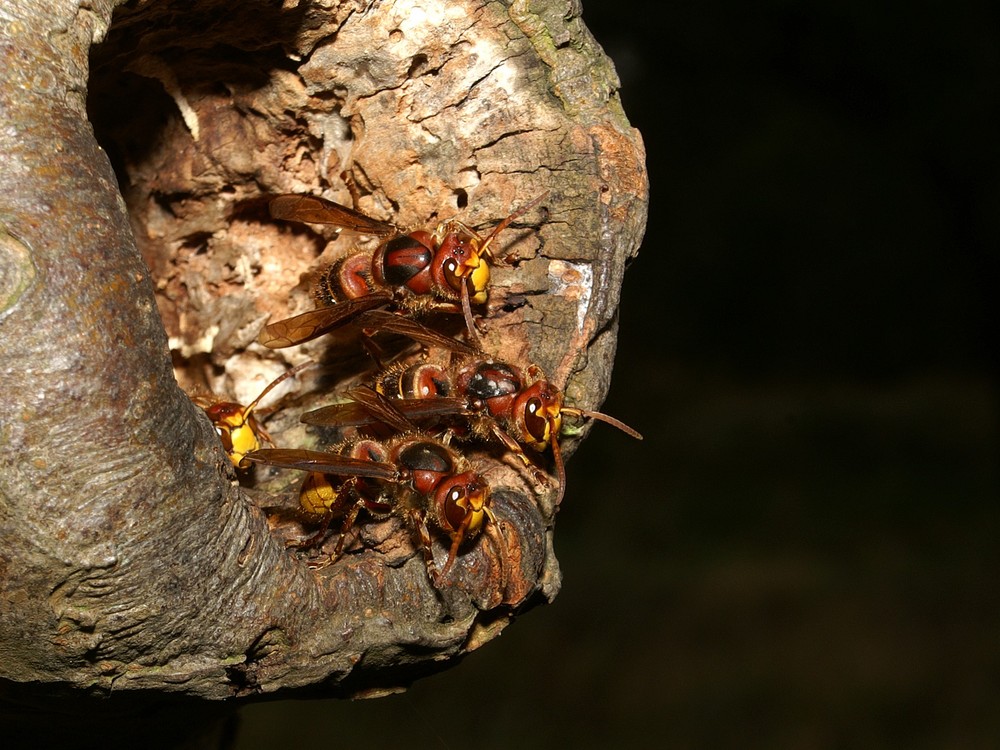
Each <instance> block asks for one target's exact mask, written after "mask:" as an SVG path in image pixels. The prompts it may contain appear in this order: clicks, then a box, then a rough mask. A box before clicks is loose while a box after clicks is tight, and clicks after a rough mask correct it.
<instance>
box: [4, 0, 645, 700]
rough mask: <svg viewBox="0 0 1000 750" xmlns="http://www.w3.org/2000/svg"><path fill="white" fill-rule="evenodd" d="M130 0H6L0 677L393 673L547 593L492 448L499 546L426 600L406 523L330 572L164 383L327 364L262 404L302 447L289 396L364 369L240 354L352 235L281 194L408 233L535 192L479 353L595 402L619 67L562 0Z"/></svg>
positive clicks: (640, 215)
mask: <svg viewBox="0 0 1000 750" xmlns="http://www.w3.org/2000/svg"><path fill="white" fill-rule="evenodd" d="M114 5H115V3H113V2H111V1H110V0H108V1H105V2H101V1H100V0H94V1H93V2H91V3H88V4H80V5H78V4H77V3H74V2H57V3H35V2H31V1H30V0H15V2H14V3H13V4H10V3H7V4H5V5H4V8H3V9H0V20H2V22H3V25H2V26H0V52H2V58H0V112H2V124H0V154H2V155H3V159H2V162H0V368H2V373H3V379H4V386H3V399H2V400H0V600H2V605H0V677H2V678H3V679H4V680H5V681H7V682H6V683H5V685H6V686H8V687H6V688H5V689H6V690H7V691H13V692H15V693H16V689H15V688H13V687H10V686H14V685H16V684H18V683H35V685H36V690H37V687H38V686H39V685H41V686H43V687H42V693H44V692H45V688H44V686H46V685H48V686H52V687H53V689H54V688H56V687H58V688H60V689H72V690H82V691H86V692H88V693H94V694H108V693H111V692H112V691H115V692H118V691H138V690H148V691H154V692H156V693H177V694H183V695H186V696H197V697H201V698H227V697H232V696H253V695H258V694H264V693H274V692H276V691H279V690H290V689H292V688H304V687H312V688H316V689H320V690H322V691H324V692H325V694H357V693H365V694H372V693H377V692H379V691H383V690H391V689H393V688H395V687H397V686H399V685H404V684H406V683H407V682H409V681H411V680H412V679H413V678H415V677H416V676H418V675H420V674H422V673H425V672H428V671H431V670H434V669H438V668H440V666H441V664H442V663H444V662H445V661H446V660H447V659H449V658H451V657H455V656H458V655H461V654H462V653H465V652H466V651H468V650H470V649H472V648H476V647H478V646H479V645H481V644H482V643H484V642H485V641H487V640H489V639H490V638H491V637H493V636H494V635H496V634H497V633H499V631H500V630H501V629H502V628H503V627H504V626H505V625H506V624H507V623H508V622H509V621H510V619H511V618H512V617H513V616H514V614H516V613H518V612H520V611H523V610H524V609H525V608H527V607H529V606H530V605H532V604H534V603H536V602H539V601H544V600H546V599H551V598H552V597H553V596H554V595H555V593H556V591H557V590H558V587H559V572H558V567H557V564H556V561H555V558H554V556H553V554H552V544H551V536H552V520H553V519H552V515H553V509H552V507H551V501H550V500H551V492H549V493H546V492H537V491H536V489H537V488H536V487H535V486H534V485H533V483H532V481H531V477H530V475H527V473H526V472H525V471H524V470H523V468H519V467H518V466H517V465H516V462H508V461H504V460H502V457H497V456H495V455H486V454H483V455H481V456H476V457H475V461H477V462H478V463H477V465H478V466H480V467H481V468H482V470H483V471H485V473H486V474H487V475H488V476H489V477H490V478H491V481H492V482H494V484H495V485H497V486H500V487H502V489H500V490H499V491H498V492H497V493H496V499H495V502H494V509H495V511H496V514H497V516H498V518H499V520H500V524H499V528H500V531H501V532H502V536H503V542H504V543H503V545H502V546H503V547H504V550H503V551H502V553H501V551H499V550H498V549H497V545H496V544H495V543H492V542H491V541H490V540H489V539H487V538H483V539H481V540H479V542H477V543H476V544H475V545H473V546H472V548H471V549H469V550H468V551H467V552H464V553H463V554H462V555H461V556H460V559H459V563H458V564H457V565H456V567H455V571H454V574H453V575H452V576H450V577H449V580H448V581H447V582H446V584H445V585H443V586H441V587H440V589H436V588H435V587H434V586H432V585H431V583H430V581H429V580H428V576H427V573H426V570H425V568H424V563H423V560H422V559H421V556H420V555H419V554H414V549H413V545H412V544H410V543H409V542H408V541H407V540H408V538H409V536H410V535H408V534H407V533H406V530H405V529H401V528H399V527H398V524H397V526H395V527H394V526H392V524H391V523H390V524H389V525H388V527H387V528H385V529H384V538H383V540H382V542H383V543H381V544H375V543H374V542H373V547H372V548H370V549H366V551H365V552H364V553H362V554H352V555H349V556H348V559H345V560H342V561H341V562H339V563H338V564H337V565H334V566H330V567H328V568H325V569H323V570H320V571H313V570H311V569H309V568H308V567H307V566H306V565H305V563H304V562H303V560H302V559H300V558H299V557H297V556H296V555H293V554H290V553H289V552H288V551H287V550H286V549H285V547H284V544H283V542H282V537H281V534H277V533H273V532H272V530H271V529H270V528H269V526H268V521H267V515H266V514H265V513H264V512H263V511H262V510H261V506H265V505H268V504H270V503H271V502H274V499H273V498H274V496H273V495H271V494H267V493H270V492H275V491H276V487H277V485H276V484H268V483H266V482H264V483H262V488H263V489H261V490H259V491H257V492H256V493H252V492H251V493H250V494H248V492H247V491H246V490H244V489H243V488H241V487H240V486H239V485H238V484H237V483H236V482H235V479H234V474H233V470H232V468H231V465H230V463H229V461H228V460H227V459H226V457H225V456H224V454H223V453H222V452H221V449H220V447H219V444H218V441H217V439H216V436H215V434H214V432H213V430H212V427H211V425H210V424H209V423H208V422H207V420H206V419H205V418H204V415H203V414H202V413H201V412H200V411H199V410H198V409H196V408H195V407H194V406H193V405H192V404H191V402H190V400H189V399H188V397H187V396H186V395H185V393H184V391H182V390H181V388H180V387H179V386H178V384H177V380H180V381H181V382H182V383H183V384H185V385H188V386H191V387H194V386H196V385H201V386H208V387H211V388H213V389H215V390H216V391H217V392H219V393H225V394H227V395H228V396H229V397H231V398H236V399H237V400H240V401H242V402H243V403H247V402H249V401H250V400H251V399H252V398H253V396H254V395H256V393H257V392H258V391H259V390H260V388H261V387H262V386H263V384H264V383H266V382H267V381H268V380H270V379H271V378H272V377H273V376H274V375H275V374H277V373H279V372H281V371H283V370H284V369H286V368H287V367H288V366H289V365H291V364H297V363H299V362H301V361H304V360H305V359H306V358H308V357H313V358H316V359H318V360H321V361H323V362H324V363H325V367H323V368H319V369H320V370H321V374H320V375H317V376H315V377H314V378H313V379H312V380H310V381H308V382H307V384H306V385H305V386H304V387H303V388H302V389H301V390H302V391H303V392H306V393H307V394H309V395H306V396H304V397H303V398H301V399H299V400H295V401H294V404H293V405H292V406H289V407H288V408H287V409H283V410H282V411H281V412H279V413H278V414H277V415H276V416H275V417H274V418H273V420H272V422H271V423H270V424H269V430H270V431H271V432H272V434H273V435H275V437H276V440H278V441H279V442H280V443H281V444H290V443H291V444H296V443H299V444H302V445H305V444H307V443H308V441H310V440H315V437H314V436H311V435H310V434H307V433H306V431H305V430H304V428H303V427H302V426H301V425H298V424H297V416H298V414H299V413H300V412H301V410H302V409H303V408H306V407H307V406H308V405H310V403H322V401H321V400H320V401H310V399H317V398H319V399H321V398H322V396H323V395H324V393H322V392H318V391H322V390H323V389H325V391H326V393H328V392H329V391H330V390H331V389H332V388H334V387H336V385H337V384H338V383H339V382H342V381H343V380H344V379H345V378H348V377H350V376H351V375H352V374H354V375H357V374H358V373H357V370H356V369H355V370H352V368H354V367H355V365H354V364H353V363H347V364H342V365H341V369H340V370H337V369H336V363H335V362H333V361H332V356H331V355H330V353H329V347H330V345H329V343H326V342H324V340H323V339H319V340H317V341H315V342H313V343H310V344H308V345H304V346H302V347H298V348H293V349H289V350H281V351H280V352H272V351H270V350H265V349H264V348H263V347H260V346H259V345H258V344H256V343H254V339H255V337H256V334H257V332H258V331H259V329H260V326H261V324H262V322H263V321H264V320H265V318H266V317H267V316H268V315H275V316H284V315H287V314H290V313H296V312H300V311H302V310H305V309H308V308H309V307H311V306H312V304H313V302H312V300H311V298H310V294H309V282H310V279H311V273H312V272H314V271H315V270H316V269H317V268H318V267H320V266H321V265H322V263H323V262H324V261H327V260H329V259H330V258H333V257H336V256H337V255H339V254H341V253H343V252H344V251H345V250H346V249H347V248H348V247H350V246H351V245H352V243H355V242H357V241H358V240H357V238H340V239H337V238H335V237H334V235H333V234H331V233H330V232H327V231H325V230H323V229H322V228H320V227H309V226H293V225H288V224H282V223H279V222H275V221H273V220H271V219H269V218H268V216H267V213H266V196H267V195H271V194H276V193H283V192H302V193H312V194H321V195H323V196H325V197H328V198H331V199H334V200H338V201H339V202H342V203H346V204H348V205H351V204H354V205H356V207H357V208H358V209H359V210H361V211H363V212H365V213H368V214H369V215H372V216H375V217H377V218H380V219H384V220H388V221H391V222H393V223H395V224H396V225H397V226H400V227H404V228H408V229H414V228H422V227H433V226H434V225H436V224H437V223H438V222H440V221H442V220H444V219H447V218H451V217H458V218H460V219H461V220H462V221H464V222H465V223H466V224H468V225H470V226H487V227H488V226H490V225H491V224H492V223H495V222H496V221H499V220H500V219H502V218H503V217H504V216H506V215H507V214H508V213H510V212H511V211H512V210H514V209H515V208H517V207H518V206H520V205H522V204H524V203H526V202H528V201H530V200H531V199H532V198H534V197H536V196H538V195H540V194H542V193H544V192H546V191H547V192H548V196H547V198H546V199H545V201H544V203H543V206H544V211H542V210H539V211H533V212H530V213H529V214H527V215H526V216H525V217H523V218H522V219H521V220H519V222H518V223H517V224H516V225H515V226H514V227H513V228H511V229H508V230H507V231H506V232H505V233H504V235H502V237H501V239H502V242H501V246H502V248H503V249H504V252H505V253H506V254H509V255H510V258H509V260H510V263H509V265H507V266H505V267H501V268H498V269H497V271H496V272H495V274H494V278H495V282H496V283H495V285H494V291H493V292H492V297H491V302H490V305H491V308H490V314H489V316H488V317H487V318H486V319H485V320H484V323H483V325H484V331H485V336H484V346H485V348H486V349H487V350H488V351H492V352H494V353H496V354H497V355H499V356H503V357H506V358H509V359H512V360H514V361H519V362H529V361H530V362H535V363H537V364H539V365H540V366H541V367H542V368H543V369H544V370H545V371H546V372H548V373H549V374H550V375H551V376H552V379H553V380H555V381H556V382H557V383H558V384H560V385H564V386H565V387H566V390H567V393H568V400H569V402H570V403H573V404H576V405H579V406H582V407H585V408H594V407H595V406H596V405H597V404H599V402H600V401H601V399H602V398H603V395H604V393H605V392H606V389H607V386H608V382H609V377H610V368H611V362H612V358H613V353H614V346H615V330H616V329H615V325H616V324H615V310H616V307H617V302H618V290H619V287H620V282H621V278H622V274H623V271H624V267H625V264H626V262H627V261H628V259H629V258H630V257H631V256H632V255H633V254H634V253H635V251H636V249H637V246H638V242H639V239H640V237H641V234H642V229H643V226H644V223H645V205H646V203H645V201H646V187H647V186H646V177H645V172H644V168H643V163H642V159H643V154H642V146H641V143H640V141H639V139H638V135H637V133H635V131H633V130H631V129H630V128H629V127H628V124H627V122H626V120H625V118H624V115H623V114H622V112H621V111H620V105H619V103H618V100H617V96H616V91H615V88H616V85H617V82H616V80H615V77H614V73H613V70H612V68H611V66H610V64H609V62H608V61H607V60H606V58H604V57H603V54H602V53H601V51H600V49H599V48H598V47H597V46H596V44H595V43H594V42H593V40H592V38H591V37H590V36H589V34H588V33H587V31H586V29H585V28H584V27H583V25H582V22H581V20H580V18H579V10H580V9H579V4H578V3H576V2H572V0H548V1H547V2H540V1H539V2H513V3H504V2H486V1H485V0H397V1H396V2H388V1H386V2H371V1H370V2H361V1H360V0H354V1H351V0H316V1H315V2H307V1H306V0H301V2H294V1H293V0H286V2H284V3H278V2H264V1H259V2H255V1H252V0H246V1H245V2H242V3H232V2H229V1H228V0H219V1H218V2H211V1H210V0H205V1H203V2H199V3H195V4H191V3H186V2H176V3H173V2H170V1H169V0H145V1H144V0H139V2H128V3H124V4H123V5H122V6H121V7H120V8H118V12H117V13H115V14H114V16H113V22H112V11H113V6H114ZM109 26H110V30H109ZM92 46H93V48H92ZM88 55H90V58H89V60H90V62H89V71H88ZM88 107H89V113H88ZM88 116H89V118H90V119H91V120H92V121H93V123H94V131H95V132H96V135H97V139H95V137H94V134H93V133H92V132H91V126H90V124H89V123H88ZM98 140H99V141H100V143H101V145H102V146H103V147H104V149H106V152H107V156H106V155H105V153H104V152H102V150H101V148H100V147H99V146H98V145H97V144H98ZM112 166H113V167H114V170H115V172H116V173H117V179H118V182H119V183H120V192H119V185H118V184H116V176H115V172H113V171H112ZM122 197H124V201H123V200H122ZM172 366H173V367H172ZM175 375H176V378H177V380H175ZM570 442H571V441H570ZM568 447H569V448H571V447H572V446H571V445H570V446H568ZM285 481H286V482H288V481H290V479H288V478H286V480H285ZM572 497H573V490H572V487H570V488H569V492H568V494H567V500H566V502H572ZM372 533H373V534H375V533H383V532H376V531H373V532H372ZM377 541H378V540H375V542H377ZM437 552H438V554H439V555H440V556H441V559H443V555H444V554H445V553H444V551H443V548H442V547H439V548H438V550H437Z"/></svg>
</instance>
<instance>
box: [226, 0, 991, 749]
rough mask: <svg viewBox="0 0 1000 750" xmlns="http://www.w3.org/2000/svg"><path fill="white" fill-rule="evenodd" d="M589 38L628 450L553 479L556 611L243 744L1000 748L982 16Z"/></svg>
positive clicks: (310, 710)
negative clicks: (560, 492) (619, 154)
mask: <svg viewBox="0 0 1000 750" xmlns="http://www.w3.org/2000/svg"><path fill="white" fill-rule="evenodd" d="M894 5H898V7H890V6H894ZM879 6H882V7H879ZM584 18H585V20H586V21H587V23H588V25H589V26H590V28H591V30H592V31H593V33H594V35H595V36H596V37H597V38H598V40H599V41H600V42H601V43H602V45H603V46H604V47H605V49H606V51H607V52H608V54H609V55H610V56H611V57H612V58H613V59H614V60H615V61H616V64H617V67H618V71H619V74H620V75H621V78H622V94H621V95H622V99H623V101H624V105H625V109H626V112H627V113H628V115H629V117H630V119H631V121H632V123H633V124H634V125H635V126H636V127H638V128H639V129H640V130H641V131H642V133H643V136H644V138H645V142H646V148H647V151H648V159H649V161H648V166H649V173H650V182H651V203H650V218H649V226H648V231H647V235H646V240H645V242H644V244H643V248H642V251H641V253H640V256H639V258H638V260H637V261H636V263H635V264H634V265H633V267H632V269H631V270H630V272H629V273H628V274H627V277H626V286H625V290H624V295H623V304H622V309H621V341H620V349H619V358H618V368H617V370H616V375H615V378H616V379H615V382H614V384H613V387H612V393H611V395H610V397H609V399H608V401H607V403H606V404H605V410H606V411H607V412H609V413H611V414H614V415H616V416H618V417H620V418H622V419H623V420H625V421H626V422H628V423H630V424H632V425H634V426H636V427H637V428H638V429H640V430H641V431H642V432H644V433H645V435H646V438H647V439H646V441H645V442H644V443H641V444H640V443H634V442H632V441H630V440H629V439H628V438H626V437H624V436H623V435H620V434H618V433H616V432H615V431H614V430H612V429H610V428H607V429H606V428H603V427H601V426H598V428H597V429H595V430H594V432H593V434H592V435H591V437H590V439H588V441H587V442H586V444H585V445H584V446H583V448H581V450H580V452H579V453H578V455H577V456H576V457H575V458H574V460H573V461H572V462H571V463H570V466H569V473H570V476H569V487H570V490H569V493H568V495H567V499H566V502H565V503H564V504H563V507H562V511H561V512H560V515H559V527H558V534H557V535H556V549H557V552H558V554H559V559H560V562H561V564H562V568H563V572H564V576H565V580H564V584H563V590H562V593H561V594H560V595H559V597H558V598H557V599H556V601H555V602H554V604H552V605H551V606H549V607H544V608H541V609H538V610H535V611H533V612H531V613H530V614H528V615H527V616H525V617H524V618H522V619H520V620H518V621H517V622H515V623H514V625H513V626H511V627H510V628H509V629H508V630H507V631H506V632H505V634H504V635H503V637H502V638H500V639H499V640H497V641H494V642H493V643H490V644H489V645H488V646H487V647H485V648H484V649H482V650H481V651H480V652H477V653H475V654H473V655H471V656H470V657H469V658H468V659H467V660H466V661H465V662H464V663H463V664H462V665H460V666H459V667H457V668H455V669H452V670H450V671H448V672H446V673H444V674H441V675H439V676H436V677H433V678H429V679H426V680H423V681H421V682H419V683H417V684H416V685H414V686H413V688H412V689H411V690H410V691H409V692H408V693H406V694H404V695H400V696H394V697H390V698H385V699H380V700H374V701H365V702H357V703H348V702H337V701H313V702H291V701H287V702H280V703H275V704H269V705H258V706H253V707H250V708H248V709H246V710H245V711H244V712H243V721H242V733H241V739H240V741H239V742H238V744H237V747H238V748H241V749H244V750H248V749H250V748H267V747H279V746H280V747H294V746H299V747H304V746H317V747H328V746H336V747H393V748H395V747H406V748H463V750H471V749H472V748H508V747H517V748H519V749H524V748H554V747H577V748H581V747H586V748H589V747H650V746H654V745H655V746H659V747H668V748H702V747H704V748H729V747H733V748H778V747H780V748H838V747H866V748H872V747H899V748H941V747H962V748H975V747H983V748H986V747H995V746H997V743H998V742H1000V588H998V586H997V584H996V582H995V577H996V576H997V574H998V571H1000V566H998V563H1000V550H998V540H1000V506H998V500H1000V492H998V489H1000V481H998V470H997V462H996V457H997V455H1000V453H998V442H1000V441H998V419H997V415H998V412H997V404H998V401H997V397H998V388H997V378H996V376H997V369H998V368H997V365H998V361H997V348H996V345H995V343H994V337H995V326H994V318H993V315H992V307H991V302H990V299H989V298H990V296H991V293H992V292H993V290H994V289H995V287H996V273H995V272H996V269H997V251H998V249H1000V221H998V216H1000V191H998V187H1000V185H998V173H1000V148H998V139H1000V128H998V127H997V126H998V123H1000V117H998V115H1000V112H998V105H1000V94H998V90H1000V23H998V20H1000V19H998V17H997V12H996V10H995V8H994V6H993V5H992V4H990V3H987V2H976V1H975V0H973V1H967V2H965V3H961V4H948V5H945V4H943V3H938V4H934V3H928V4H919V3H917V4H891V3H889V4H885V3H882V4H879V3H872V2H860V1H858V0H812V1H801V2H779V1H778V0H763V1H760V2H754V3H736V2H722V1H721V0H678V1H675V0H667V1H666V2H654V1H652V0H648V1H647V2H640V1H638V0H633V1H632V2H627V1H622V0H619V1H618V2H609V1H607V0H600V1H599V0H584Z"/></svg>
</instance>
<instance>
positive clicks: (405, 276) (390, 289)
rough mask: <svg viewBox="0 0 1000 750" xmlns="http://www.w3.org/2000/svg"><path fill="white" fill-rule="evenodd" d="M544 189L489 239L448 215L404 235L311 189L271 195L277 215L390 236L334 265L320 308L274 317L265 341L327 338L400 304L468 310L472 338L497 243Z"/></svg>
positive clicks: (320, 287)
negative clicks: (376, 311)
mask: <svg viewBox="0 0 1000 750" xmlns="http://www.w3.org/2000/svg"><path fill="white" fill-rule="evenodd" d="M546 195H547V193H543V194H542V195H540V196H539V197H537V198H535V199H534V200H533V201H531V202H530V203H528V204H526V205H524V206H522V207H521V208H519V209H518V210H516V211H514V212H513V213H512V214H510V215H509V216H508V217H507V218H506V219H504V220H503V221H501V222H500V223H499V224H497V225H496V227H494V228H493V231H492V232H490V233H489V235H487V236H486V237H483V236H482V235H480V234H479V233H478V232H476V231H475V230H474V229H472V228H470V227H468V226H466V225H465V224H462V223H461V222H459V221H455V220H451V221H446V222H444V223H442V224H440V225H438V227H437V228H436V229H435V230H434V231H433V232H428V231H425V230H418V231H414V232H409V233H408V234H404V233H403V232H402V231H401V230H400V229H398V228H397V227H396V226H394V225H392V224H389V223H386V222H383V221H379V220H378V219H373V218H371V217H370V216H365V215H364V214H362V213H360V212H358V211H354V210H353V209H350V208H347V207H346V206H341V205H340V204H339V203H334V202H333V201H328V200H324V199H323V198H316V197H313V196H309V195H279V196H277V197H276V198H274V199H272V200H271V203H270V211H271V216H272V217H274V218H276V219H287V220H290V221H299V222H304V223H312V224H329V225H332V226H336V227H339V228H341V229H345V230H348V231H350V232H351V233H354V234H361V235H369V236H372V237H376V238H380V239H382V242H381V244H379V246H378V247H377V248H376V250H375V252H374V253H371V254H369V253H364V252H362V253H355V254H353V255H348V256H346V257H345V258H343V259H341V260H339V261H338V262H336V263H334V264H333V265H331V266H330V267H329V268H327V269H326V270H325V271H324V272H323V273H322V275H321V277H320V279H319V282H318V284H317V288H316V299H317V302H318V303H319V305H320V306H319V307H317V308H316V309H314V310H310V311H308V312H305V313H302V314H301V315H296V316H294V317H291V318H287V319H285V320H279V321H276V322H274V323H270V324H268V325H267V326H265V327H264V330H263V331H262V332H261V334H260V339H259V340H260V343H262V344H263V345H264V346H267V347H270V348H272V349H280V348H282V347H285V346H293V345H294V344H301V343H304V342H306V341H310V340H312V339H314V338H317V337H319V336H322V335H323V334H325V333H328V332H329V331H332V330H333V329H335V328H337V327H338V326H340V325H342V324H344V323H347V322H348V321H351V320H353V319H355V318H356V317H357V316H358V315H360V314H361V313H363V312H364V311H366V310H374V309H376V308H381V307H386V306H392V307H394V308H395V309H397V310H399V311H407V312H424V311H426V312H432V311H436V312H452V313H454V312H461V313H462V314H463V315H464V316H465V325H466V328H467V329H468V331H469V336H470V339H471V340H472V341H476V340H477V334H476V328H475V322H474V321H473V318H472V305H481V304H483V303H485V302H486V298H487V286H488V284H489V280H490V263H491V262H496V259H495V256H494V254H493V249H492V244H493V241H494V240H495V239H496V237H497V235H498V234H500V232H502V231H503V230H504V229H506V228H507V227H508V226H509V225H510V223H511V222H512V221H514V219H516V218H517V217H519V216H521V215H522V214H524V213H525V212H526V211H528V210H529V209H531V208H533V207H534V206H536V205H538V204H539V203H540V202H541V201H542V200H543V199H544V198H545V196H546Z"/></svg>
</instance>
